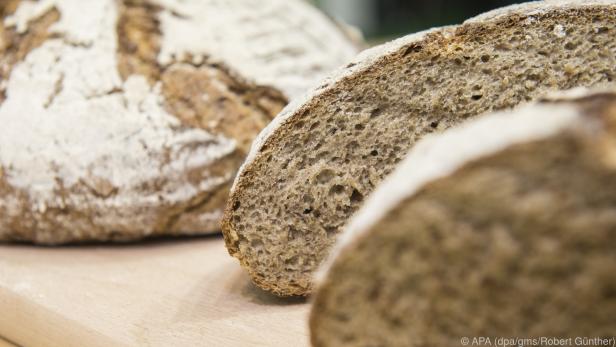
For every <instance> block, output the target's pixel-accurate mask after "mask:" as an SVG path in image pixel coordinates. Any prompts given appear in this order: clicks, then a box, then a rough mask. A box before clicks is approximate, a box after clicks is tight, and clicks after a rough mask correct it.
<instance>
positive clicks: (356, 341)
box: [310, 92, 616, 346]
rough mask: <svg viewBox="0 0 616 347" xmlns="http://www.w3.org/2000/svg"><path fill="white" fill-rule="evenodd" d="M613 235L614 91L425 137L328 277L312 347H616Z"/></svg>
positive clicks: (317, 304) (363, 216) (362, 219)
mask: <svg viewBox="0 0 616 347" xmlns="http://www.w3.org/2000/svg"><path fill="white" fill-rule="evenodd" d="M615 231H616V93H614V92H610V93H605V94H591V95H587V96H584V97H579V98H574V99H573V100H569V101H567V100H561V101H551V102H547V103H544V104H540V105H534V106H530V107H525V108H522V109H520V110H518V111H516V112H515V113H513V114H503V113H501V114H497V115H492V116H488V117H486V118H481V119H478V120H476V121H473V122H470V123H468V124H465V125H464V126H462V127H461V128H456V129H452V130H450V131H447V132H445V133H444V134H442V135H440V136H439V135H436V136H433V137H432V138H426V139H425V140H423V141H421V142H420V143H418V144H417V145H416V146H415V148H413V150H411V152H410V154H409V156H408V157H407V158H406V159H405V160H404V161H403V162H402V163H401V164H400V166H399V167H398V168H397V169H396V171H394V173H393V174H392V175H391V176H390V177H389V178H388V179H387V180H385V182H384V183H383V184H382V185H381V186H379V188H378V189H377V190H376V191H375V192H374V194H373V195H371V196H370V198H369V199H368V200H367V202H366V204H365V206H363V207H362V208H361V209H360V210H359V212H358V213H357V215H355V216H354V217H353V219H352V220H351V222H350V224H349V226H348V227H347V228H346V229H345V231H344V233H343V234H342V235H341V237H340V244H338V245H337V246H336V247H335V248H334V251H333V252H332V258H331V259H332V261H328V262H326V263H327V264H328V265H329V269H328V270H327V269H326V270H325V271H324V273H319V274H320V275H321V276H323V277H322V278H323V279H322V283H321V284H320V286H319V289H318V291H317V293H316V295H315V301H314V306H313V308H312V312H311V319H310V325H311V335H312V342H313V345H314V346H457V345H460V341H461V338H463V337H478V336H491V337H519V338H529V337H541V336H544V337H584V336H586V337H607V336H611V335H612V334H613V333H614V331H616V321H615V320H614V312H616V295H614V294H615V293H616V276H614V274H615V273H616V253H615V252H614V249H616V232H615ZM493 343H495V342H493ZM509 345H514V344H511V343H510V344H509ZM567 345H569V344H567ZM571 345H573V344H571Z"/></svg>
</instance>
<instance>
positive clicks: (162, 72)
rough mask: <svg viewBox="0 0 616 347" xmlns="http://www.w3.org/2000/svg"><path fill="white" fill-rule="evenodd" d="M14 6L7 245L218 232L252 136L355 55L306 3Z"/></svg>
mask: <svg viewBox="0 0 616 347" xmlns="http://www.w3.org/2000/svg"><path fill="white" fill-rule="evenodd" d="M0 14H1V15H2V21H1V22H0V123H1V126H0V241H7V240H9V241H10V240H16V241H31V242H36V243H45V244H57V243H65V242H74V241H96V240H118V241H119V240H132V239H139V238H142V237H145V236H154V235H162V234H200V233H209V232H216V231H219V230H220V218H221V216H222V210H223V208H224V204H225V202H226V199H227V197H228V190H229V188H230V185H231V180H232V179H233V177H234V176H235V173H236V172H237V169H238V168H239V166H240V164H241V163H242V161H243V160H244V157H245V155H246V154H247V152H248V150H249V147H250V144H251V142H252V140H253V139H254V137H255V136H256V135H257V134H258V132H259V131H260V130H261V129H262V128H263V127H264V126H265V125H266V124H268V123H269V122H270V121H271V119H272V118H273V117H274V116H275V115H276V114H277V113H278V112H279V111H280V110H281V109H282V108H283V107H284V105H286V104H287V100H288V99H289V98H292V97H295V96H296V95H297V94H298V93H301V92H303V91H304V90H306V89H308V88H309V87H310V86H311V85H312V84H314V83H316V81H318V80H319V79H320V78H321V77H322V76H323V74H325V73H326V72H327V71H329V70H331V69H333V68H335V67H337V66H338V65H340V64H342V63H343V62H345V61H347V60H348V59H350V58H351V57H352V56H353V55H354V54H355V53H356V52H357V47H356V46H355V44H354V43H353V42H352V41H351V40H350V39H349V38H348V37H347V36H346V34H345V33H344V32H343V31H342V30H341V29H340V28H339V27H338V26H337V25H336V24H334V23H333V22H331V21H330V20H329V19H328V18H326V17H325V16H324V15H322V14H321V13H319V12H318V11H317V10H316V9H314V8H312V7H311V6H310V5H308V4H306V3H305V2H304V1H300V0H291V1H289V0H267V1H261V0H259V1H256V0H237V1H218V0H194V1H179V0H121V1H119V0H100V1H91V2H88V3H87V5H84V3H83V1H76V0H46V1H29V0H11V1H3V2H2V4H0ZM297 23H301V25H298V24H297ZM317 38H318V40H317Z"/></svg>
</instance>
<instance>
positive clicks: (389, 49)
mask: <svg viewBox="0 0 616 347" xmlns="http://www.w3.org/2000/svg"><path fill="white" fill-rule="evenodd" d="M614 23H616V2H615V1H585V2H581V1H551V2H532V3H527V4H522V5H516V6H512V7H508V8H505V9H501V10H497V11H494V12H490V13H487V14H484V15H481V16H479V17H477V18H474V19H471V20H469V21H467V22H466V23H464V24H463V25H460V26H456V27H446V28H441V29H434V30H429V31H426V32H423V33H419V34H415V35H411V36H407V37H404V38H401V39H399V40H396V41H394V42H391V43H389V44H386V45H384V46H380V47H376V48H374V49H371V50H369V51H366V52H364V53H362V54H360V55H359V57H358V58H357V59H356V60H355V61H354V62H352V63H350V64H349V65H348V66H347V68H346V69H343V70H341V71H338V73H337V74H335V75H334V76H333V77H331V78H329V79H328V80H327V81H325V82H324V83H323V84H322V85H321V86H320V87H319V88H317V89H316V90H314V91H313V92H312V93H311V94H310V95H308V96H307V97H306V98H304V99H302V100H298V101H297V102H294V103H293V104H292V105H290V106H288V107H287V108H286V109H285V110H284V111H283V112H282V113H281V115H280V116H278V117H277V118H276V120H275V121H274V122H273V123H272V124H270V125H269V126H268V127H267V128H266V129H265V130H264V131H263V132H262V133H261V134H260V135H259V137H258V138H257V140H256V141H255V144H254V145H253V147H252V149H251V153H250V154H249V158H248V159H247V161H246V163H245V164H244V165H243V168H242V169H241V170H240V173H239V174H238V177H237V178H236V181H235V184H234V189H233V192H232V194H231V198H230V200H229V203H228V204H227V209H226V212H225V216H224V218H223V234H224V235H225V240H226V244H227V248H228V249H229V252H230V253H231V254H232V255H234V256H235V257H237V258H238V259H239V260H240V262H241V264H242V265H243V266H244V267H245V268H247V269H248V271H249V273H250V274H251V276H252V278H253V280H254V282H255V283H257V284H258V285H259V286H261V287H262V288H265V289H267V290H270V291H272V292H274V293H277V294H279V295H305V294H307V293H309V292H310V291H311V289H312V284H311V276H312V272H313V271H314V269H316V267H317V266H318V265H319V264H320V263H321V261H322V259H323V258H324V257H325V256H326V255H327V253H328V251H329V249H330V247H331V245H332V244H333V243H334V242H335V240H336V238H337V235H338V233H339V232H340V230H341V227H342V226H343V225H344V224H345V222H346V221H347V219H348V218H349V216H351V215H352V214H353V213H354V212H355V211H356V210H357V208H358V207H359V206H360V205H361V203H362V201H363V200H364V197H365V196H367V195H368V194H369V193H370V192H371V191H372V190H373V189H374V187H376V186H377V185H378V184H379V182H380V181H381V179H382V178H383V177H384V176H385V175H387V174H388V173H389V172H390V171H391V170H392V168H393V167H394V166H395V164H396V163H397V162H399V161H400V160H401V158H403V157H404V155H405V154H406V153H407V151H408V149H409V148H411V147H412V146H413V144H414V143H415V142H416V141H417V140H418V139H420V138H422V137H423V136H424V135H426V134H429V133H434V132H440V131H442V130H443V129H446V128H449V127H451V126H452V125H455V124H458V123H460V122H463V121H464V120H466V119H469V118H473V117H475V116H477V115H479V114H482V113H483V112H486V111H490V110H498V109H506V108H511V107H513V106H516V105H518V104H520V103H524V102H527V101H530V100H533V99H536V98H537V97H539V96H541V95H543V94H545V93H546V92H548V91H551V90H557V89H568V88H571V87H575V86H593V85H598V84H604V83H613V78H614V74H615V72H616V39H615V37H616V36H615V35H616V32H615V24H614ZM538 121H539V120H538Z"/></svg>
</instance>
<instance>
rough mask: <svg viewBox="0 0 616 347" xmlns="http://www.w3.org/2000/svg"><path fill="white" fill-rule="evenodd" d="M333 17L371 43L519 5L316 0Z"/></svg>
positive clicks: (493, 0) (491, 0) (492, 0)
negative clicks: (360, 31)
mask: <svg viewBox="0 0 616 347" xmlns="http://www.w3.org/2000/svg"><path fill="white" fill-rule="evenodd" d="M312 2H313V3H314V4H316V5H317V6H318V7H320V8H321V9H323V10H324V11H325V12H327V13H328V14H329V15H331V16H333V17H335V18H338V19H341V20H343V21H344V22H346V23H349V24H352V25H354V26H356V27H358V28H360V29H361V30H362V32H363V33H364V35H365V36H366V38H367V39H368V40H369V41H371V42H379V41H384V40H389V39H392V38H394V37H399V36H402V35H404V34H409V33H413V32H417V31H420V30H424V29H428V28H432V27H435V26H442V25H448V24H458V23H461V22H463V21H464V20H465V19H467V18H470V17H472V16H475V15H477V14H480V13H482V12H485V11H488V10H491V9H494V8H498V7H502V6H506V5H510V4H513V3H519V2H521V1H511V0H476V1H464V0H457V1H456V0H406V1H404V0H312Z"/></svg>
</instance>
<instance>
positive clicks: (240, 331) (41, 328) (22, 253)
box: [0, 237, 309, 347]
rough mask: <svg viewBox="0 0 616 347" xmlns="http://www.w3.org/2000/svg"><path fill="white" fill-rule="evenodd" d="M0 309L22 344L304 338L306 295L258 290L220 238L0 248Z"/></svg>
mask: <svg viewBox="0 0 616 347" xmlns="http://www.w3.org/2000/svg"><path fill="white" fill-rule="evenodd" d="M0 312H1V314H0V336H4V337H5V338H6V339H7V340H9V341H11V342H14V343H16V344H19V345H23V346H46V347H47V346H50V347H53V346H62V347H70V346H105V347H108V346H285V347H286V346H307V345H308V344H309V343H308V337H307V335H308V328H307V321H306V319H307V312H308V305H307V304H306V302H305V300H303V299H299V298H290V299H280V298H276V297H274V296H272V295H270V294H268V293H266V292H263V291H261V290H260V289H258V288H256V287H255V286H254V285H252V284H251V283H250V281H249V279H248V276H247V275H246V274H245V273H244V272H243V271H242V269H241V268H240V266H239V264H238V262H237V261H236V260H235V259H233V258H231V257H230V256H229V255H228V254H227V252H226V249H225V248H224V245H223V241H222V239H221V238H219V237H205V238H191V239H181V240H160V241H150V242H146V243H140V244H129V245H113V246H106V245H88V246H72V247H61V248H41V247H34V246H29V245H6V244H5V245H0ZM0 347H4V346H3V345H2V343H1V342H0Z"/></svg>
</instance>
